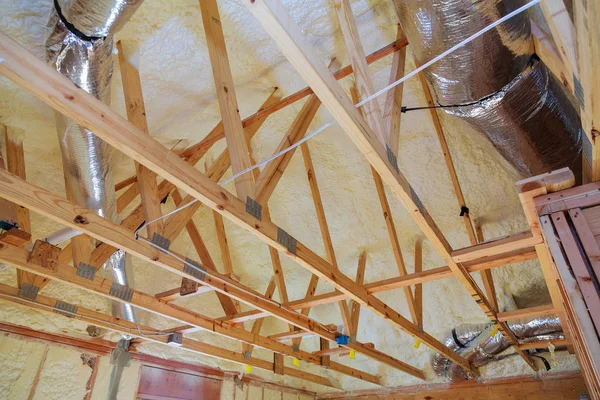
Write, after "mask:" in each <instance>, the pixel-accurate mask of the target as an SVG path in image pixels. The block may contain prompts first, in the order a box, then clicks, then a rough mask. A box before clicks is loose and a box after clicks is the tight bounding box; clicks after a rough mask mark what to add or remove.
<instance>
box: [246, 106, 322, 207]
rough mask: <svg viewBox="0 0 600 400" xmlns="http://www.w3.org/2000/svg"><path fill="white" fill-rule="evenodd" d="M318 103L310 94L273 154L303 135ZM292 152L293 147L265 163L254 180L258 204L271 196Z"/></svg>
mask: <svg viewBox="0 0 600 400" xmlns="http://www.w3.org/2000/svg"><path fill="white" fill-rule="evenodd" d="M320 105H321V101H319V98H318V97H317V96H315V95H311V96H310V97H309V98H308V100H306V103H304V106H303V107H302V109H301V110H300V112H299V113H298V115H297V116H296V118H295V119H294V122H292V125H291V126H290V127H289V129H288V131H287V133H286V134H285V136H284V137H283V139H282V140H281V142H280V143H279V145H278V146H277V149H275V152H274V153H275V154H277V153H279V152H280V151H281V150H283V149H284V148H287V147H289V146H291V145H292V144H294V143H296V142H297V141H298V140H300V139H302V138H303V137H304V135H305V134H306V131H307V129H308V127H309V126H310V124H311V122H312V120H313V118H314V117H315V115H316V114H317V111H318V109H319V106H320ZM294 153H295V149H294V150H291V151H288V152H287V153H285V154H284V155H282V156H280V157H278V158H276V159H275V160H273V161H271V162H269V163H268V164H267V165H266V167H265V168H264V169H263V171H262V172H261V173H260V176H259V178H258V179H257V181H256V201H257V202H259V203H260V204H267V201H268V199H269V198H270V197H271V194H273V191H274V190H275V187H276V186H277V183H279V180H280V179H281V177H282V176H283V172H284V171H285V169H286V168H287V166H288V164H289V162H290V160H291V159H292V156H293V155H294Z"/></svg>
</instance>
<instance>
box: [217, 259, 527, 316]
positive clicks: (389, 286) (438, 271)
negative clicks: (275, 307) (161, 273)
mask: <svg viewBox="0 0 600 400" xmlns="http://www.w3.org/2000/svg"><path fill="white" fill-rule="evenodd" d="M536 258H537V254H536V251H535V249H534V248H533V247H531V248H529V249H525V250H517V251H513V252H509V253H506V254H503V255H500V256H495V257H491V258H490V259H489V260H487V261H486V262H483V263H476V262H473V261H470V262H466V263H464V264H463V265H464V266H465V268H466V269H467V271H468V272H469V273H471V274H472V273H474V272H478V271H482V270H484V269H489V268H495V267H499V266H502V265H506V264H514V263H518V262H522V261H528V260H535V259H536ZM453 276H454V274H453V272H452V270H451V269H450V268H449V267H447V266H444V267H438V268H433V269H429V270H426V271H423V272H419V273H414V274H409V275H406V276H400V277H395V278H389V279H384V280H381V281H377V282H371V283H367V284H366V285H365V286H364V287H365V289H367V291H368V292H369V293H379V292H385V291H388V290H394V289H399V288H403V287H407V286H413V285H419V284H423V283H426V282H432V281H436V280H439V279H445V278H450V277H453ZM343 299H348V296H347V295H345V294H344V293H342V292H340V291H333V292H329V293H323V294H320V295H314V293H312V294H308V295H306V296H305V297H304V298H303V299H299V300H294V301H291V302H289V303H288V304H286V306H287V307H290V308H292V309H295V310H298V309H301V308H304V307H315V306H318V305H322V304H330V303H335V302H338V301H340V300H343ZM264 315H266V314H265V313H263V312H260V311H256V310H253V311H246V312H243V313H240V314H238V315H234V316H232V317H226V318H223V321H232V322H244V321H249V320H252V319H256V318H262V317H263V316H264Z"/></svg>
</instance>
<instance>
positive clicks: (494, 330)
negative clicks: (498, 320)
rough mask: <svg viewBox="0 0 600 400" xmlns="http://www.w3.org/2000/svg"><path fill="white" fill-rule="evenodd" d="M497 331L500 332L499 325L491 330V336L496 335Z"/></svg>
mask: <svg viewBox="0 0 600 400" xmlns="http://www.w3.org/2000/svg"><path fill="white" fill-rule="evenodd" d="M496 333H498V327H497V326H495V327H494V329H492V331H491V332H490V336H491V337H494V336H496Z"/></svg>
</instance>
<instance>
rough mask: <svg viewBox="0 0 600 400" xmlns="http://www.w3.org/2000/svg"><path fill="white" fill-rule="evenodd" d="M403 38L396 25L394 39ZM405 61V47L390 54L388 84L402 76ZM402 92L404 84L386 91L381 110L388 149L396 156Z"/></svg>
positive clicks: (400, 28)
mask: <svg viewBox="0 0 600 400" xmlns="http://www.w3.org/2000/svg"><path fill="white" fill-rule="evenodd" d="M402 38H404V32H403V31H402V27H401V26H400V25H398V33H396V40H401V39H402ZM405 62H406V49H405V48H404V49H401V50H398V51H397V52H395V53H394V55H393V56H392V68H391V72H390V79H389V81H388V83H389V84H392V83H394V82H396V81H397V80H399V79H400V78H402V77H403V76H404V64H405ZM403 92H404V84H403V83H401V84H399V85H397V86H396V87H395V88H394V89H392V90H390V91H389V92H387V95H386V97H385V108H384V111H383V120H384V124H385V129H386V131H387V132H388V137H389V139H388V145H389V146H390V149H391V150H392V152H393V153H394V155H396V157H397V156H398V143H399V140H400V121H401V116H402V113H401V110H402V94H403Z"/></svg>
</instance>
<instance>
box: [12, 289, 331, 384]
mask: <svg viewBox="0 0 600 400" xmlns="http://www.w3.org/2000/svg"><path fill="white" fill-rule="evenodd" d="M7 295H8V296H10V297H7ZM0 298H1V299H3V300H8V301H11V302H14V303H18V304H22V305H24V306H27V307H31V308H35V309H39V310H42V311H46V312H52V313H53V310H54V307H55V305H56V302H57V301H58V300H59V299H54V298H51V297H47V296H42V295H39V294H38V295H37V297H36V298H35V299H33V300H32V299H24V298H20V297H19V289H16V288H13V287H10V286H7V285H4V284H0ZM53 315H56V313H54V314H53ZM65 317H66V318H75V319H79V320H82V321H86V322H88V323H91V324H94V325H96V326H100V327H103V328H106V329H109V330H111V331H116V332H119V333H124V334H127V335H131V336H135V337H139V338H141V339H142V340H144V341H150V342H154V343H161V344H165V345H166V344H167V336H157V335H153V334H152V333H156V332H157V331H156V330H155V329H153V328H150V327H147V326H144V325H140V326H139V330H138V326H136V325H135V324H134V323H131V322H129V321H125V320H122V319H117V318H114V317H112V316H110V315H107V314H103V313H100V312H97V311H93V310H90V309H86V308H84V307H81V306H78V307H77V311H76V315H74V316H73V315H72V314H71V315H70V316H69V317H67V316H65ZM140 331H142V332H144V333H146V335H144V334H142V335H140ZM148 333H149V334H148ZM181 348H183V349H185V350H190V351H193V352H195V353H199V354H203V355H207V356H211V357H215V358H219V359H223V360H228V361H232V362H235V363H238V364H242V365H250V366H252V367H255V368H259V369H263V370H266V371H273V365H272V363H269V362H266V361H263V360H260V359H252V360H246V359H244V356H243V355H242V354H241V353H236V352H233V351H231V350H226V349H222V348H219V347H216V346H213V345H210V344H207V343H203V342H199V341H195V340H192V339H188V338H186V337H184V338H183V343H182V346H181ZM284 374H285V375H290V376H294V377H297V378H300V379H305V380H309V381H311V382H315V383H318V384H321V385H325V386H331V387H334V386H333V385H332V383H331V382H330V381H329V380H328V379H326V378H322V377H320V376H318V375H314V374H310V373H306V372H303V371H300V370H297V369H293V368H284Z"/></svg>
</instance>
